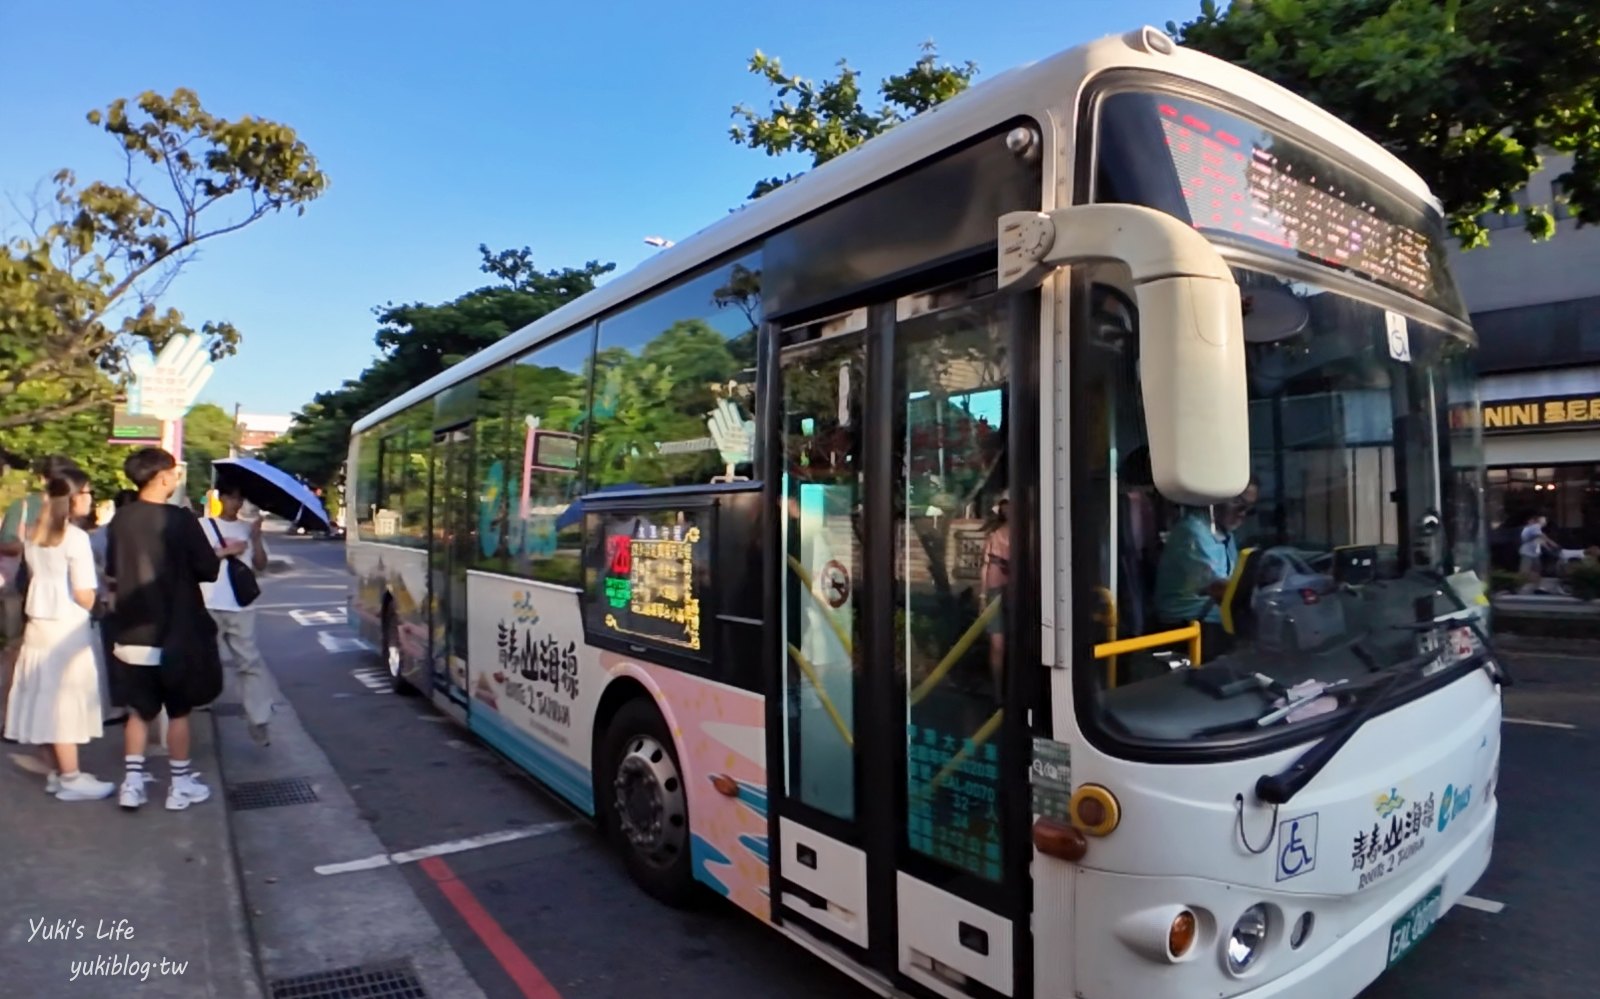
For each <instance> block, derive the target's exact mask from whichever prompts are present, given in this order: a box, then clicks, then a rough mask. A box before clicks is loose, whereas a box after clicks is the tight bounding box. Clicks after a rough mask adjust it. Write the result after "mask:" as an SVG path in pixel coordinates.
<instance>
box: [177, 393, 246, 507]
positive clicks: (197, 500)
mask: <svg viewBox="0 0 1600 999" xmlns="http://www.w3.org/2000/svg"><path fill="white" fill-rule="evenodd" d="M233 434H234V428H233V416H232V414H230V413H228V412H226V411H225V410H223V408H222V407H221V406H218V405H216V404H215V403H210V402H202V403H200V404H199V405H198V406H195V407H194V408H193V409H191V410H189V412H188V414H187V415H185V416H184V418H183V460H184V462H185V463H186V464H187V465H188V466H189V481H188V493H189V500H190V502H192V503H194V504H195V506H197V507H200V506H203V505H204V500H205V495H206V490H207V489H209V488H210V487H211V463H212V462H213V461H215V460H216V459H218V458H226V457H227V456H228V450H229V448H231V447H232V446H233Z"/></svg>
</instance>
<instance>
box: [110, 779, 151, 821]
mask: <svg viewBox="0 0 1600 999" xmlns="http://www.w3.org/2000/svg"><path fill="white" fill-rule="evenodd" d="M148 783H150V775H149V774H146V773H131V774H128V775H127V776H126V777H124V778H122V793H121V794H119V795H118V796H117V804H119V805H121V806H122V807H123V808H125V809H127V810H128V811H130V812H131V811H133V810H134V809H136V808H138V807H139V806H140V805H142V804H144V803H145V802H146V801H148V800H150V796H149V795H148V794H146V793H145V790H144V786H145V785H146V784H148Z"/></svg>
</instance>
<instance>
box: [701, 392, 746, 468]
mask: <svg viewBox="0 0 1600 999" xmlns="http://www.w3.org/2000/svg"><path fill="white" fill-rule="evenodd" d="M706 428H707V429H708V430H710V431H711V439H712V440H713V441H715V442H716V445H717V450H718V451H720V452H722V460H723V462H724V463H725V464H727V465H728V466H730V467H731V466H733V465H738V464H742V463H744V462H747V461H749V460H750V443H751V442H750V434H751V431H753V430H754V429H755V424H754V423H753V422H752V421H750V420H747V419H745V418H744V414H743V413H741V412H739V404H738V403H736V402H734V401H733V400H732V399H721V400H719V401H718V402H717V408H716V409H713V410H712V411H711V413H710V415H709V417H708V419H707V420H706Z"/></svg>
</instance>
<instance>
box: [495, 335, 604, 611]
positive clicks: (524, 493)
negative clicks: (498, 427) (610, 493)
mask: <svg viewBox="0 0 1600 999" xmlns="http://www.w3.org/2000/svg"><path fill="white" fill-rule="evenodd" d="M592 343H593V338H592V336H591V333H590V331H589V330H588V329H585V330H584V331H583V332H581V333H578V334H574V335H569V336H567V337H565V338H563V339H561V340H557V341H555V342H552V343H549V344H543V345H541V346H539V347H535V348H534V349H533V350H532V351H530V352H529V353H527V354H525V355H523V356H522V357H521V358H519V359H518V361H517V363H516V365H515V367H514V368H513V371H514V378H515V382H516V384H515V387H514V392H515V395H514V399H513V404H512V409H511V413H512V418H511V422H510V425H509V426H508V428H507V432H508V437H509V440H508V443H509V445H510V449H511V455H512V459H513V460H512V462H511V464H513V465H514V466H515V468H514V473H513V475H512V477H511V483H510V486H509V488H508V490H507V497H506V499H507V509H508V511H509V512H508V514H507V519H508V531H507V534H508V539H507V543H508V547H509V549H510V551H511V560H512V568H513V570H514V571H516V572H517V573H519V574H522V575H527V576H531V577H533V578H534V579H542V580H544V581H546V582H551V583H561V584H563V585H566V586H578V585H580V583H581V582H582V578H583V568H582V560H583V552H582V544H583V525H582V522H581V518H580V516H579V514H578V513H577V511H574V510H573V509H572V503H573V501H575V500H576V499H577V498H578V497H579V496H580V495H582V494H583V490H584V488H585V484H584V476H583V474H582V470H581V469H572V470H565V471H550V470H546V469H543V468H538V467H529V466H532V465H533V457H534V454H533V445H534V443H535V436H534V435H535V434H536V433H537V432H539V431H559V432H563V433H576V434H581V433H583V431H584V429H585V426H584V399H585V394H586V391H587V388H588V381H587V373H588V362H589V351H590V349H591V346H592ZM525 469H526V471H527V476H526V482H524V481H523V472H524V470H525Z"/></svg>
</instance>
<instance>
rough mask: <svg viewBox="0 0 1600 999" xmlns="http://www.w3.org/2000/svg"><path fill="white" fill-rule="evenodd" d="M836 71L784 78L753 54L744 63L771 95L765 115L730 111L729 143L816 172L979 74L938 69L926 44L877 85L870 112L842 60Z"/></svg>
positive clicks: (762, 185)
mask: <svg viewBox="0 0 1600 999" xmlns="http://www.w3.org/2000/svg"><path fill="white" fill-rule="evenodd" d="M838 66H839V72H838V75H837V76H835V77H833V78H832V79H829V80H823V81H822V83H821V84H817V83H816V82H814V81H812V80H808V79H806V78H805V77H802V76H797V75H794V74H790V73H786V72H784V69H783V66H782V64H781V63H780V62H779V61H778V59H776V58H775V57H772V56H769V55H766V54H765V53H763V52H760V51H757V52H756V54H755V55H753V56H751V57H750V72H752V73H754V74H756V75H757V76H760V77H762V78H763V79H765V80H766V81H767V82H768V83H770V84H771V85H772V86H774V87H776V88H777V94H776V95H775V96H774V98H773V100H772V101H771V103H770V104H769V106H768V108H767V113H766V114H760V113H758V112H757V111H755V110H753V109H752V108H750V107H747V106H746V105H744V104H736V105H734V108H733V117H734V118H735V119H736V123H735V124H734V125H733V126H732V127H731V128H730V129H729V134H730V135H731V136H732V137H733V141H734V142H737V143H739V144H740V145H743V146H749V147H750V148H751V149H759V150H761V151H762V152H765V153H766V154H767V155H768V156H783V155H785V154H787V153H801V154H803V155H806V156H809V157H811V165H812V166H813V167H816V166H821V165H822V164H823V163H826V162H827V161H828V160H831V159H833V158H834V157H836V156H842V155H844V154H845V153H847V152H849V151H850V150H852V149H854V148H855V147H857V146H859V145H861V144H862V143H863V142H866V141H867V140H868V139H870V138H872V137H873V136H875V135H880V134H882V133H883V132H885V131H887V130H888V129H890V128H892V127H893V126H895V125H897V124H899V123H900V122H902V121H905V120H906V119H908V118H911V117H914V116H916V115H919V114H921V113H922V112H924V111H926V110H928V109H929V108H931V107H933V106H934V105H935V104H940V103H942V102H944V101H947V100H949V99H950V98H952V97H954V96H955V95H956V94H959V93H961V92H962V91H963V90H965V89H967V87H968V85H969V84H971V82H972V78H973V77H974V76H976V75H977V74H978V66H977V64H976V63H972V62H967V63H963V64H961V65H959V66H957V65H952V64H950V63H941V62H940V61H939V53H938V50H937V49H936V48H935V47H934V44H933V43H932V42H927V43H925V44H924V45H923V46H922V57H921V58H920V59H918V60H917V61H916V63H915V64H914V65H913V66H912V67H911V68H910V69H908V70H906V71H905V72H904V73H899V74H896V75H894V76H890V77H888V78H886V79H885V80H883V81H882V82H881V83H880V84H879V85H878V93H879V97H880V98H881V102H880V104H879V106H878V109H877V110H876V111H868V110H867V109H866V106H865V105H863V104H862V100H863V97H862V91H861V74H860V73H859V72H857V71H856V70H854V69H851V68H850V64H849V63H848V62H846V61H845V60H843V59H840V60H839V63H838ZM797 176H800V175H799V174H788V175H786V176H783V177H772V178H770V179H768V180H763V181H761V182H759V183H757V184H756V186H755V188H754V189H753V190H752V191H751V192H750V197H752V198H759V197H761V196H762V195H765V194H769V193H771V192H772V191H775V190H777V189H778V188H779V187H782V186H783V185H784V184H786V183H788V182H789V181H791V180H794V179H795V177H797Z"/></svg>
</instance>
